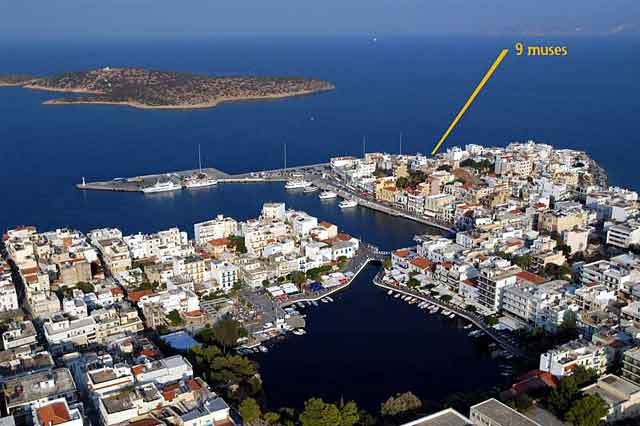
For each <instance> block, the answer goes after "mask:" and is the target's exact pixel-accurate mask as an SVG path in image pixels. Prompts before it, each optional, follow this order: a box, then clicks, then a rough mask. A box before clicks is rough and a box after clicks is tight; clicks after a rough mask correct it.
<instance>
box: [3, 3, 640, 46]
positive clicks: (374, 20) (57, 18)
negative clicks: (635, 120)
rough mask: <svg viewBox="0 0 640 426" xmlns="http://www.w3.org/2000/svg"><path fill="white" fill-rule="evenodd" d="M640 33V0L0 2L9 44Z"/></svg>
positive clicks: (5, 36) (5, 37) (5, 33)
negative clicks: (92, 40) (241, 37)
mask: <svg viewBox="0 0 640 426" xmlns="http://www.w3.org/2000/svg"><path fill="white" fill-rule="evenodd" d="M626 33H633V34H638V33H640V0H534V1H526V0H101V1H96V0H18V1H14V0H0V39H2V38H4V39H22V40H29V39H65V38H73V37H85V38H91V37H99V38H118V37H155V38H170V39H178V38H188V37H212V36H216V35H256V34H257V35H261V34H262V35H294V36H295V35H300V36H302V35H329V36H330V35H340V34H371V35H384V34H399V35H402V34H409V35H413V34H429V35H456V34H458V35H511V34H522V35H575V34H578V35H580V34H586V35H610V34H626Z"/></svg>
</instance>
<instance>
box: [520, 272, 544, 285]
mask: <svg viewBox="0 0 640 426" xmlns="http://www.w3.org/2000/svg"><path fill="white" fill-rule="evenodd" d="M516 277H517V278H518V279H521V280H523V281H529V282H530V283H533V284H542V283H543V282H544V281H545V279H544V277H541V276H540V275H536V274H532V273H531V272H527V271H522V272H518V273H517V274H516Z"/></svg>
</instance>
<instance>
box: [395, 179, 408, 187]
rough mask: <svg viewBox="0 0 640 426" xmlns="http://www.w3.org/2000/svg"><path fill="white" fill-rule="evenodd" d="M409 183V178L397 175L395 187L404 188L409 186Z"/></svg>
mask: <svg viewBox="0 0 640 426" xmlns="http://www.w3.org/2000/svg"><path fill="white" fill-rule="evenodd" d="M409 185H410V183H409V179H407V178H406V177H404V176H402V177H399V178H398V179H396V188H398V189H405V188H407V187H409Z"/></svg>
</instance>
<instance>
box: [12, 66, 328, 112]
mask: <svg viewBox="0 0 640 426" xmlns="http://www.w3.org/2000/svg"><path fill="white" fill-rule="evenodd" d="M2 86H19V87H24V88H26V89H32V90H45V91H50V92H63V93H73V94H76V95H77V96H70V97H64V98H57V99H51V100H47V101H45V102H44V103H45V104H111V105H127V106H131V107H136V108H156V109H190V108H211V107H214V106H216V105H218V104H220V103H223V102H234V101H247V100H266V99H280V98H287V97H291V96H302V95H309V94H312V93H317V92H324V91H329V90H333V89H334V88H335V86H333V84H331V83H329V82H327V81H323V80H317V79H307V78H301V77H256V76H233V77H211V76H206V75H196V74H187V73H178V72H169V71H156V70H148V69H143V68H109V67H106V68H101V69H98V70H90V71H81V72H72V73H65V74H61V75H58V76H54V77H42V78H37V77H33V76H25V75H8V76H0V87H2Z"/></svg>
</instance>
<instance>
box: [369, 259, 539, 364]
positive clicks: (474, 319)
mask: <svg viewBox="0 0 640 426" xmlns="http://www.w3.org/2000/svg"><path fill="white" fill-rule="evenodd" d="M382 273H383V271H381V272H380V273H379V274H378V275H376V277H375V278H374V280H373V284H374V285H376V286H378V287H380V288H383V289H386V290H392V291H394V292H397V293H401V294H404V295H405V296H411V297H415V298H416V299H419V300H422V301H423V302H428V303H430V304H432V305H436V306H438V307H440V308H441V309H446V310H448V311H451V312H453V313H455V314H456V315H457V316H460V317H462V318H464V319H466V320H467V321H469V322H471V323H472V324H473V325H475V326H476V327H478V329H480V330H482V332H483V333H484V334H486V335H487V336H489V337H490V338H491V339H493V340H494V341H495V342H496V343H498V344H499V345H500V346H501V347H502V348H503V349H504V350H506V351H507V352H509V353H510V354H512V355H514V356H518V357H523V358H526V357H527V355H526V354H525V353H524V352H523V351H522V350H521V349H520V348H518V347H516V346H514V345H512V344H511V343H509V342H508V341H507V340H506V339H504V338H503V337H502V336H501V335H500V334H499V333H496V330H495V329H494V328H493V327H491V326H489V325H488V324H487V323H485V322H484V318H483V317H482V316H481V315H478V314H475V313H473V312H469V311H467V310H464V309H460V308H459V307H457V306H455V305H452V304H450V303H445V302H443V301H441V300H439V299H437V298H435V297H431V296H427V295H425V294H424V293H421V292H418V291H417V290H413V289H410V288H408V287H399V286H394V285H390V284H386V283H384V282H383V281H382V279H381V274H382Z"/></svg>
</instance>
